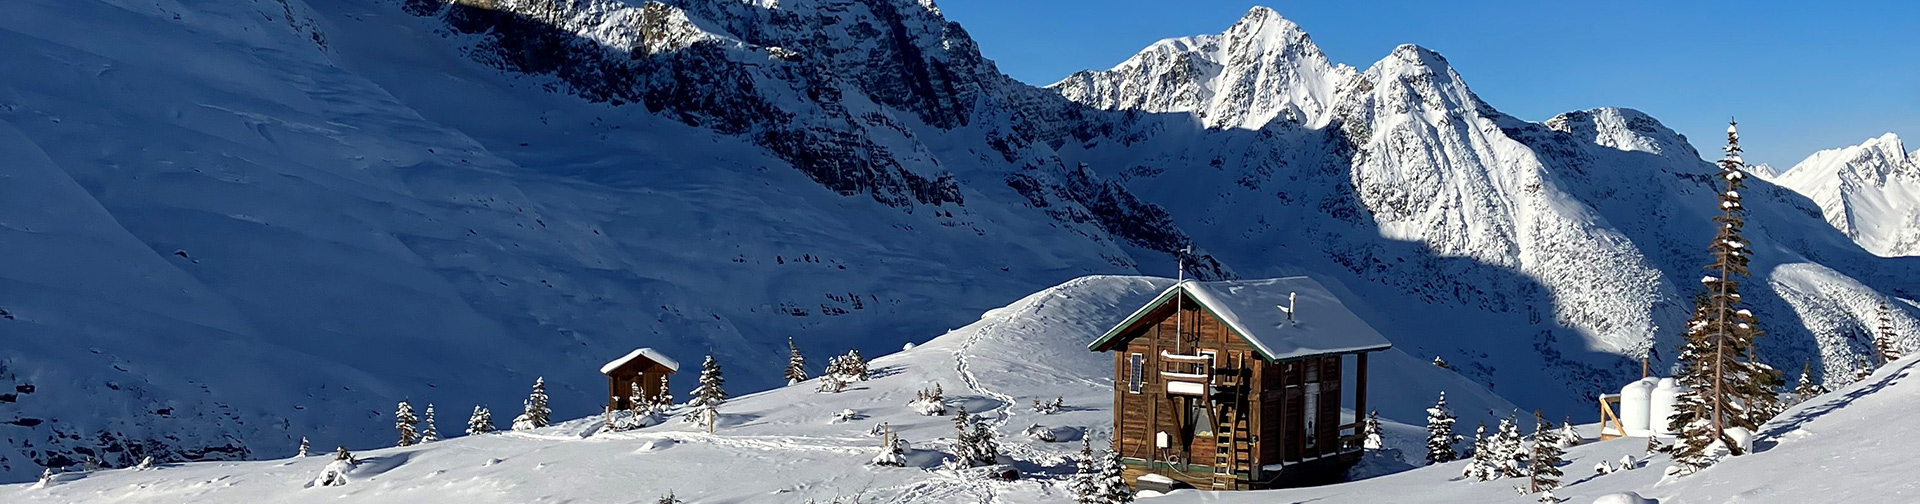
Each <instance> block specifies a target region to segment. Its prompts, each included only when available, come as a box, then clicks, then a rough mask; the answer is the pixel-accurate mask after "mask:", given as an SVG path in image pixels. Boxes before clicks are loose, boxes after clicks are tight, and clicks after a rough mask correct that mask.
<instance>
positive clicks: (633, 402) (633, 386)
mask: <svg viewBox="0 0 1920 504" xmlns="http://www.w3.org/2000/svg"><path fill="white" fill-rule="evenodd" d="M627 410H628V411H632V412H633V414H634V415H644V414H647V412H650V411H653V398H651V397H647V393H646V392H643V391H641V390H640V382H639V381H634V382H632V383H629V384H628V388H627Z"/></svg>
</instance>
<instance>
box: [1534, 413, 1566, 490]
mask: <svg viewBox="0 0 1920 504" xmlns="http://www.w3.org/2000/svg"><path fill="white" fill-rule="evenodd" d="M1533 422H1534V428H1533V457H1532V460H1530V461H1529V462H1528V464H1527V478H1528V481H1529V485H1531V487H1532V489H1533V491H1534V492H1552V491H1553V489H1555V488H1560V476H1561V475H1562V474H1561V472H1560V467H1559V466H1560V456H1561V455H1564V454H1565V453H1566V452H1565V451H1563V450H1561V449H1560V435H1559V434H1558V433H1556V432H1554V430H1553V422H1548V421H1547V419H1545V418H1542V417H1541V416H1540V412H1539V411H1534V412H1533Z"/></svg>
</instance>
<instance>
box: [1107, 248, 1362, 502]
mask: <svg viewBox="0 0 1920 504" xmlns="http://www.w3.org/2000/svg"><path fill="white" fill-rule="evenodd" d="M1389 346H1390V345H1389V344H1388V342H1387V340H1386V338H1384V337H1382V336H1381V335H1380V333H1378V332H1376V331H1374V330H1373V329H1372V328H1371V327H1368V326H1367V324H1366V323H1365V322H1363V321H1361V320H1360V317H1359V316H1356V315H1354V314H1353V313H1352V312H1350V311H1348V310H1347V309H1346V308H1345V306H1343V305H1342V304H1341V302H1340V300H1339V299H1338V298H1336V297H1334V295H1333V294H1332V293H1330V292H1328V291H1327V289H1326V287H1324V286H1322V285H1320V284H1319V283H1318V282H1315V281H1313V280H1311V279H1308V278H1305V277H1294V278H1279V279H1267V280H1247V281H1223V282H1197V281H1182V282H1179V283H1176V284H1175V285H1173V286H1172V287H1169V288H1167V289H1166V290H1165V291H1163V292H1162V293H1161V294H1160V295H1159V296H1157V297H1155V298H1154V299H1153V301H1151V302H1149V303H1147V304H1146V305H1145V306H1141V307H1140V308H1139V309H1138V310H1135V311H1134V312H1133V314H1132V315H1130V316H1128V317H1127V318H1126V320H1124V321H1121V322H1120V323H1119V324H1118V325H1115V326H1113V329H1111V330H1108V331H1107V332H1106V334H1103V335H1101V336H1100V338H1099V339H1097V340H1095V341H1094V342H1093V343H1092V344H1090V345H1088V348H1090V349H1092V350H1094V351H1098V352H1113V373H1114V374H1113V376H1114V379H1113V382H1114V391H1113V412H1114V415H1113V432H1114V435H1113V439H1114V441H1115V443H1114V444H1115V446H1114V449H1116V450H1119V452H1120V460H1121V462H1122V463H1123V464H1125V465H1126V468H1125V472H1124V476H1125V478H1126V480H1127V482H1128V483H1130V484H1133V485H1135V486H1136V487H1138V486H1140V485H1141V481H1140V479H1139V478H1140V477H1141V476H1145V475H1150V474H1152V475H1157V476H1153V477H1150V478H1148V480H1149V481H1150V482H1161V483H1163V484H1164V483H1165V482H1166V481H1168V480H1172V481H1174V482H1177V483H1178V484H1185V485H1191V486H1193V487H1195V488H1200V489H1218V490H1239V489H1250V488H1273V487H1286V486H1303V485H1313V484H1324V483H1331V482H1335V481H1338V479H1339V477H1340V475H1341V474H1343V473H1344V472H1345V471H1346V469H1347V468H1348V467H1351V466H1352V465H1353V463H1354V462H1357V461H1358V460H1359V457H1360V441H1361V439H1360V435H1359V423H1358V420H1357V418H1359V417H1362V416H1364V413H1361V414H1360V415H1355V416H1351V417H1349V416H1343V415H1342V409H1343V408H1345V409H1350V410H1351V411H1355V412H1365V411H1367V409H1366V402H1367V353H1368V352H1375V351H1380V350H1385V349H1387V348H1388V347H1389ZM1349 400H1350V401H1351V402H1348V401H1349ZM1348 418H1354V419H1355V420H1348Z"/></svg>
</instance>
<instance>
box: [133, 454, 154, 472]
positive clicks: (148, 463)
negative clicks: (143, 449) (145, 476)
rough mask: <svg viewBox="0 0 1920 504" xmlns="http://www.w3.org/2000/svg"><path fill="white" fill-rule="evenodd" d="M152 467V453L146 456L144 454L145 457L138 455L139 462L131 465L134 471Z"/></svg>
mask: <svg viewBox="0 0 1920 504" xmlns="http://www.w3.org/2000/svg"><path fill="white" fill-rule="evenodd" d="M152 468H153V456H152V455H148V456H145V457H140V463H138V464H134V465H133V470H135V471H144V470H147V469H152Z"/></svg>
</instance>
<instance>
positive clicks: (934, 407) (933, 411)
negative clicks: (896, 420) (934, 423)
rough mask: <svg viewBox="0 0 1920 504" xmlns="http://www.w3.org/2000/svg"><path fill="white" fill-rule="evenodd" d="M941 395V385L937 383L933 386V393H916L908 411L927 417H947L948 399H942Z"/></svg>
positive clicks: (908, 404) (924, 391)
mask: <svg viewBox="0 0 1920 504" xmlns="http://www.w3.org/2000/svg"><path fill="white" fill-rule="evenodd" d="M941 394H942V391H941V390H940V384H938V383H935V384H933V391H932V392H928V391H926V390H921V391H919V392H917V393H915V394H914V398H913V401H912V402H909V403H907V409H910V410H913V411H914V412H916V413H919V414H921V415H925V416H940V415H945V414H947V398H945V397H941Z"/></svg>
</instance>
